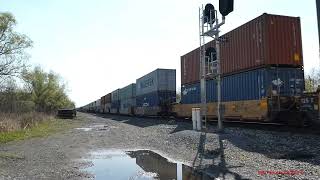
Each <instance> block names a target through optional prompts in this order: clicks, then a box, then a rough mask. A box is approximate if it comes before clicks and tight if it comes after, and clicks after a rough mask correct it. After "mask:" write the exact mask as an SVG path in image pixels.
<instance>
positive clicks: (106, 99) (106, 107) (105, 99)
mask: <svg viewBox="0 0 320 180" xmlns="http://www.w3.org/2000/svg"><path fill="white" fill-rule="evenodd" d="M110 108H111V93H109V94H107V95H105V96H102V97H101V112H102V113H110Z"/></svg>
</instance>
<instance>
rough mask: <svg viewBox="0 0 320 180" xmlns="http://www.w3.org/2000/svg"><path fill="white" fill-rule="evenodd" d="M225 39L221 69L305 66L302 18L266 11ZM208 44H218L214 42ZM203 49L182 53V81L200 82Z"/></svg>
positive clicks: (189, 82) (227, 34)
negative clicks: (267, 12)
mask: <svg viewBox="0 0 320 180" xmlns="http://www.w3.org/2000/svg"><path fill="white" fill-rule="evenodd" d="M222 39H225V40H226V41H225V42H221V43H220V44H221V47H220V50H221V51H220V53H221V54H220V55H221V72H222V74H233V73H238V72H241V71H246V70H250V69H258V68H261V67H264V66H266V65H270V66H280V67H301V66H302V65H303V54H302V40H301V24H300V18H299V17H288V16H279V15H271V14H263V15H261V16H259V17H257V18H255V19H253V20H251V21H249V22H248V23H246V24H244V25H242V26H240V27H238V28H236V29H234V30H232V31H230V32H228V33H226V34H224V35H223V36H222ZM206 47H215V42H214V41H211V42H209V43H207V44H206ZM199 59H200V55H199V48H197V49H195V50H193V51H191V52H190V53H187V54H186V55H183V56H181V84H192V83H196V82H199V62H200V60H199Z"/></svg>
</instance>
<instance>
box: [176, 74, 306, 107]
mask: <svg viewBox="0 0 320 180" xmlns="http://www.w3.org/2000/svg"><path fill="white" fill-rule="evenodd" d="M206 85H207V87H206V89H207V102H215V101H217V93H216V81H215V80H208V81H207V84H206ZM303 91H304V72H303V70H302V69H300V68H262V69H256V70H252V71H247V72H243V73H239V74H234V75H230V76H225V77H223V78H222V82H221V100H222V101H224V102H227V101H242V100H257V99H261V98H264V97H267V96H268V95H270V94H274V95H276V94H280V95H282V96H294V95H300V94H301V93H302V92H303ZM200 101H201V100H200V83H195V84H190V85H183V86H182V87H181V103H182V104H196V103H200Z"/></svg>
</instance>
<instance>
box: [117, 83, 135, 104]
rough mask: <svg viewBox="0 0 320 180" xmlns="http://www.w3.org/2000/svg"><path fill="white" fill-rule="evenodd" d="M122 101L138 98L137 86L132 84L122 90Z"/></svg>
mask: <svg viewBox="0 0 320 180" xmlns="http://www.w3.org/2000/svg"><path fill="white" fill-rule="evenodd" d="M119 94H120V95H119V96H120V100H121V101H122V100H126V99H131V98H134V97H135V96H136V84H135V83H132V84H130V85H128V86H126V87H124V88H122V89H120V92H119Z"/></svg>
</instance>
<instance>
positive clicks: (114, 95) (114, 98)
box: [110, 89, 120, 114]
mask: <svg viewBox="0 0 320 180" xmlns="http://www.w3.org/2000/svg"><path fill="white" fill-rule="evenodd" d="M119 90H120V89H117V90H115V91H112V92H111V110H110V113H113V114H118V113H119V109H120V97H119Z"/></svg>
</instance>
